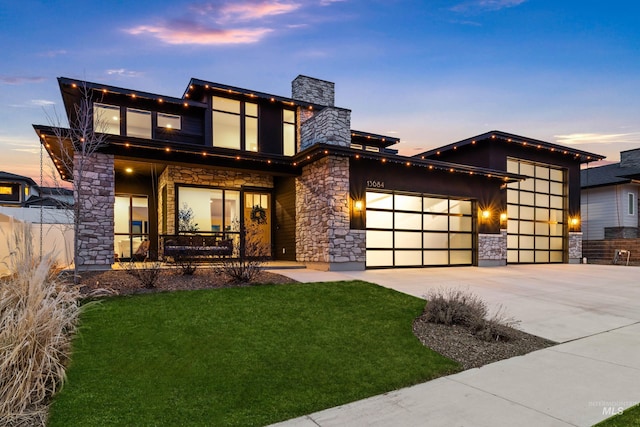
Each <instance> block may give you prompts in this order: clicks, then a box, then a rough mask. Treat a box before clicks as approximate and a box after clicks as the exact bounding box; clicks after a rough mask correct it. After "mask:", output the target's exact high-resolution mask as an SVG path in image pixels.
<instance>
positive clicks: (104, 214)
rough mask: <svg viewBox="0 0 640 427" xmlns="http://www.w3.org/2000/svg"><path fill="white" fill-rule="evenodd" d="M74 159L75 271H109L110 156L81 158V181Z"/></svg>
mask: <svg viewBox="0 0 640 427" xmlns="http://www.w3.org/2000/svg"><path fill="white" fill-rule="evenodd" d="M79 161H80V158H79V157H78V156H76V157H75V158H74V182H75V183H76V189H75V193H74V198H75V200H76V203H77V204H78V208H79V209H78V210H79V221H78V230H77V233H78V258H77V259H76V260H75V262H76V266H77V268H78V270H109V269H110V268H111V264H113V262H114V247H113V242H114V238H113V236H114V210H113V206H114V204H115V172H114V169H113V155H111V154H102V153H96V154H93V155H91V156H89V157H85V158H84V159H83V162H84V167H83V173H82V179H80V177H78V171H79V170H80V168H79V166H78V162H79Z"/></svg>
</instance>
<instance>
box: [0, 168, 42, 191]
mask: <svg viewBox="0 0 640 427" xmlns="http://www.w3.org/2000/svg"><path fill="white" fill-rule="evenodd" d="M5 181H10V182H16V181H22V182H25V183H27V184H29V185H30V186H32V187H36V188H37V187H38V184H36V182H35V181H34V180H33V179H31V178H29V177H28V176H23V175H17V174H15V173H11V172H4V171H0V182H5Z"/></svg>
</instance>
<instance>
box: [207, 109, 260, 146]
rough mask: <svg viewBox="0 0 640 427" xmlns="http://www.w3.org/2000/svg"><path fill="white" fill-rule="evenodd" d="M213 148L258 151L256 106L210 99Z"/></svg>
mask: <svg viewBox="0 0 640 427" xmlns="http://www.w3.org/2000/svg"><path fill="white" fill-rule="evenodd" d="M211 104H212V108H213V113H212V114H213V117H212V123H213V146H214V147H223V148H233V149H235V150H248V151H258V104H255V103H252V102H243V101H238V100H235V99H228V98H222V97H219V96H214V97H212V103H211Z"/></svg>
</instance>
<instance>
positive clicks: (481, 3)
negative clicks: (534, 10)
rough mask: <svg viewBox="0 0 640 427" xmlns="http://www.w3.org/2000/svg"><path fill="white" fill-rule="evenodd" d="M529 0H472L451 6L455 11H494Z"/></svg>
mask: <svg viewBox="0 0 640 427" xmlns="http://www.w3.org/2000/svg"><path fill="white" fill-rule="evenodd" d="M526 1H527V0H470V1H466V2H463V3H460V4H457V5H455V6H453V7H452V8H451V10H452V11H454V12H471V11H493V10H500V9H505V8H508V7H515V6H518V5H520V4H522V3H524V2H526Z"/></svg>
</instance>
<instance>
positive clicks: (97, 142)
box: [47, 84, 108, 282]
mask: <svg viewBox="0 0 640 427" xmlns="http://www.w3.org/2000/svg"><path fill="white" fill-rule="evenodd" d="M78 90H80V93H81V98H80V101H79V103H78V104H76V105H75V106H74V113H75V115H74V116H71V117H69V127H64V126H63V123H62V120H61V119H60V116H59V115H58V114H57V112H56V111H55V110H54V112H53V115H49V114H47V118H48V120H49V123H50V124H51V126H52V130H53V133H54V136H55V143H56V144H58V147H57V148H58V150H55V151H53V150H52V151H51V152H57V153H59V154H58V155H57V156H54V159H53V160H54V162H56V163H59V164H61V165H62V167H63V168H64V169H66V170H68V171H72V172H73V176H72V187H73V194H74V198H75V203H74V205H73V235H74V240H73V246H74V249H73V260H74V264H73V265H74V281H75V282H78V280H79V271H80V269H81V267H82V264H83V260H82V259H81V258H80V244H79V243H80V233H79V229H80V224H82V223H83V220H84V214H85V211H84V209H83V208H84V206H85V203H86V197H87V194H86V193H87V192H86V190H85V187H86V183H85V181H86V172H87V167H88V164H89V162H90V161H91V158H92V157H93V156H94V155H95V154H96V153H98V151H99V150H100V149H101V148H103V147H104V146H106V145H107V144H108V135H107V134H106V132H105V131H106V129H107V122H106V118H104V117H98V116H94V112H93V98H92V93H93V92H92V90H91V89H90V88H88V87H87V85H86V84H82V85H81V86H80V87H79V88H78ZM63 178H64V177H63Z"/></svg>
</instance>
